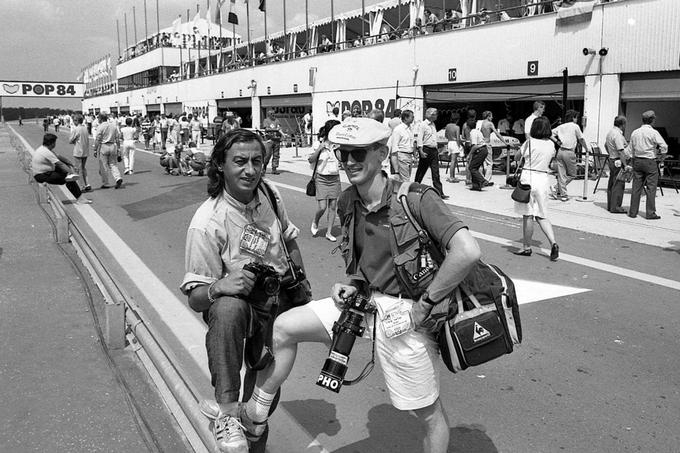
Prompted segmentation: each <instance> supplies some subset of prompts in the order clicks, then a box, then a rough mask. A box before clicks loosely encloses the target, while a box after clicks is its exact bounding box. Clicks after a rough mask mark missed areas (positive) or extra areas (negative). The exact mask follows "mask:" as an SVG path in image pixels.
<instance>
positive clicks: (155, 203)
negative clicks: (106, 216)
mask: <svg viewBox="0 0 680 453" xmlns="http://www.w3.org/2000/svg"><path fill="white" fill-rule="evenodd" d="M182 179H184V178H182ZM207 184H208V179H207V178H201V177H197V178H191V179H190V181H189V182H186V183H182V184H177V185H171V186H166V187H168V188H169V189H170V190H168V191H166V192H163V193H162V194H159V195H156V196H153V197H149V198H146V199H144V200H141V201H136V202H134V203H129V204H126V205H123V206H122V208H123V209H125V210H126V211H127V213H128V215H129V216H130V218H132V219H133V220H144V219H148V218H150V217H154V216H157V215H159V214H163V213H166V212H168V211H175V210H177V209H182V208H184V207H186V206H190V205H192V204H195V203H196V200H204V199H205V198H206V197H207V192H206V187H207Z"/></svg>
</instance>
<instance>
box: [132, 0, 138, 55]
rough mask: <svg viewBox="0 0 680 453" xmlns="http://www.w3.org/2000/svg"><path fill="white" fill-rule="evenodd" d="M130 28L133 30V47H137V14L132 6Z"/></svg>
mask: <svg viewBox="0 0 680 453" xmlns="http://www.w3.org/2000/svg"><path fill="white" fill-rule="evenodd" d="M132 24H133V25H132V26H133V28H134V33H133V36H134V37H135V42H134V45H135V46H136V45H137V13H136V12H135V7H134V5H133V6H132Z"/></svg>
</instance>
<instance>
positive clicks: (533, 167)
mask: <svg viewBox="0 0 680 453" xmlns="http://www.w3.org/2000/svg"><path fill="white" fill-rule="evenodd" d="M529 135H530V136H531V138H530V139H529V140H527V141H526V142H525V143H524V145H522V148H521V149H520V150H519V152H520V153H521V155H522V158H523V159H524V167H523V169H522V175H521V177H520V183H522V184H530V185H531V194H530V197H529V202H528V203H518V202H517V201H515V213H517V214H518V215H521V216H522V233H523V241H522V242H523V248H522V249H521V250H519V251H517V252H514V253H515V255H520V256H531V237H532V236H533V234H534V223H533V220H534V218H535V219H536V222H538V225H539V226H540V227H541V230H543V233H544V234H545V235H546V237H547V238H548V241H550V260H551V261H557V259H558V258H559V254H560V248H559V246H558V245H557V242H555V233H554V231H553V227H552V223H550V220H548V192H549V190H550V174H551V172H550V161H551V160H552V158H553V156H554V155H555V146H554V144H553V142H552V141H551V140H550V136H551V135H552V131H551V129H550V121H549V120H548V118H546V117H545V116H540V117H538V118H536V119H535V120H534V122H533V124H532V125H531V131H530V133H529Z"/></svg>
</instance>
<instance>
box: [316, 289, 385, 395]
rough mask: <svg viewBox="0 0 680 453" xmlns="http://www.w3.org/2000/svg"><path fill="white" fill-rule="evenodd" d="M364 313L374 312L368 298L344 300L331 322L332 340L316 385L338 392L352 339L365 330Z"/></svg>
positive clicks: (343, 380) (352, 343)
mask: <svg viewBox="0 0 680 453" xmlns="http://www.w3.org/2000/svg"><path fill="white" fill-rule="evenodd" d="M366 313H375V307H373V306H372V305H371V303H370V300H369V299H366V298H365V297H362V296H355V297H352V298H349V299H346V300H345V307H344V309H343V310H342V312H341V313H340V317H339V318H338V320H337V321H335V322H334V323H333V342H332V343H331V348H330V353H329V354H328V358H327V359H326V361H325V362H324V364H323V368H322V369H321V373H320V374H319V378H318V379H317V380H316V385H319V386H321V387H324V388H326V389H328V390H331V391H333V392H335V393H339V392H340V388H341V387H342V384H343V383H344V382H345V374H346V373H347V364H348V362H349V354H350V352H352V347H353V346H354V340H356V338H357V337H361V336H362V335H363V334H364V330H366V329H365V328H364V327H363V326H362V325H361V323H362V321H363V319H364V315H365V314H366Z"/></svg>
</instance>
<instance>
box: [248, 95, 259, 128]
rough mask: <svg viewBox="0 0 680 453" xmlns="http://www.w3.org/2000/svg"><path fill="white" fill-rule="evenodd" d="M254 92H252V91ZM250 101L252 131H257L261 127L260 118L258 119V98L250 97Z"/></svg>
mask: <svg viewBox="0 0 680 453" xmlns="http://www.w3.org/2000/svg"><path fill="white" fill-rule="evenodd" d="M253 91H254V90H253ZM250 99H251V100H252V102H251V104H250V105H251V115H252V117H253V126H252V127H253V128H254V129H259V128H260V125H261V118H260V110H261V109H260V97H259V96H256V95H255V96H252V97H251V98H250Z"/></svg>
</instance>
